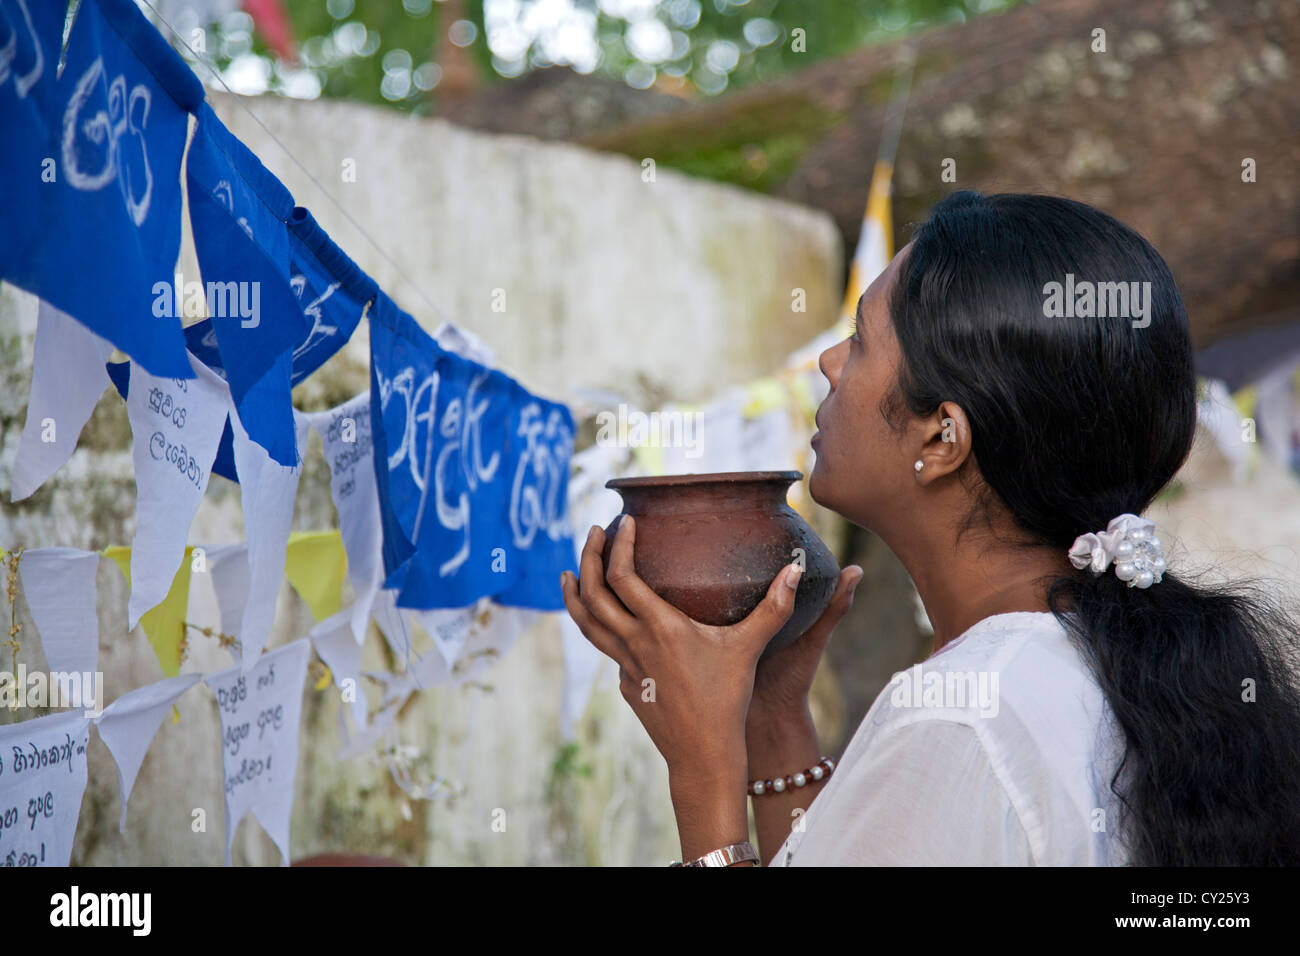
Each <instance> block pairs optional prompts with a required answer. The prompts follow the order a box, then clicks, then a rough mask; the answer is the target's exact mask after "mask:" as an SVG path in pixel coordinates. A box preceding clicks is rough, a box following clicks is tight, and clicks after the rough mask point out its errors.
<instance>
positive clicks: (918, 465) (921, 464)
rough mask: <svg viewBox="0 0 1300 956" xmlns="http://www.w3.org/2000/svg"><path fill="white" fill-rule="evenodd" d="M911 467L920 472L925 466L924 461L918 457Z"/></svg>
mask: <svg viewBox="0 0 1300 956" xmlns="http://www.w3.org/2000/svg"><path fill="white" fill-rule="evenodd" d="M912 467H913V468H915V469H916V470H917V471H918V472H920V470H921V469H922V468H924V467H925V462H923V461H921V459H919V458H918V459H917V460H916V464H915V465H913V466H912Z"/></svg>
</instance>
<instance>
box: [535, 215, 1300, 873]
mask: <svg viewBox="0 0 1300 956" xmlns="http://www.w3.org/2000/svg"><path fill="white" fill-rule="evenodd" d="M1100 283H1125V285H1124V286H1123V287H1122V288H1121V287H1120V286H1116V285H1105V286H1102V285H1100ZM1053 284H1055V285H1053ZM1089 284H1096V285H1095V286H1094V287H1093V289H1092V291H1093V292H1095V293H1096V295H1095V296H1094V297H1093V298H1092V302H1091V307H1088V305H1086V304H1085V301H1084V298H1083V296H1084V292H1083V291H1082V290H1083V289H1084V288H1085V286H1088V285H1089ZM1063 289H1064V290H1067V292H1068V294H1071V295H1076V296H1078V298H1077V299H1075V300H1072V301H1071V302H1070V303H1068V304H1066V307H1065V308H1062V304H1063V303H1062V300H1061V296H1062V290H1063ZM1121 291H1123V292H1127V293H1128V295H1127V296H1126V298H1127V303H1125V302H1124V301H1123V300H1121V299H1120V298H1119V293H1120V292H1121ZM1103 297H1105V299H1106V304H1107V305H1108V306H1109V308H1108V309H1107V310H1105V317H1102V316H1101V315H1100V314H1099V313H1102V312H1103V310H1102V308H1101V305H1102V302H1103ZM1125 304H1127V309H1126V310H1122V309H1121V310H1119V311H1123V312H1124V314H1121V315H1118V316H1117V315H1115V312H1116V311H1117V308H1116V306H1117V305H1118V306H1123V305H1125ZM1071 306H1075V307H1071ZM820 364H821V370H822V373H823V374H824V375H825V376H826V378H827V380H828V381H829V383H830V392H829V394H828V395H827V397H826V399H825V401H824V402H823V403H822V405H821V407H820V408H819V409H818V413H817V424H818V427H819V428H820V431H819V432H818V434H817V435H815V436H814V437H813V446H814V448H816V450H817V458H816V465H815V467H814V469H813V472H812V474H811V476H810V479H809V489H810V492H811V494H812V496H813V498H814V499H815V500H816V501H817V502H819V503H820V504H822V505H824V506H826V507H828V508H831V509H834V510H835V511H837V512H839V513H840V514H842V515H843V516H844V517H845V518H847V519H848V520H850V521H852V522H853V523H855V524H857V525H859V526H861V527H863V528H867V529H869V530H871V531H873V532H875V533H876V534H877V535H879V536H880V538H881V539H882V540H883V541H884V542H885V543H886V544H887V545H888V546H889V547H890V549H891V550H893V551H894V553H895V554H897V555H898V557H899V559H900V560H901V561H902V562H903V564H904V566H905V567H906V568H907V570H908V572H909V574H910V575H911V576H912V580H913V581H914V582H915V584H916V587H917V590H918V592H919V593H920V596H921V599H922V601H923V602H924V604H925V608H926V612H927V613H928V615H929V617H930V621H931V622H932V623H933V625H934V634H935V636H934V654H932V655H931V657H930V658H929V659H927V660H926V661H923V662H922V663H920V664H918V665H916V666H915V667H914V668H912V670H911V671H908V672H905V673H903V674H900V675H895V681H894V682H893V683H892V684H891V685H890V686H888V687H886V688H885V690H884V691H882V692H881V694H880V696H879V697H878V698H877V700H876V701H875V703H874V705H873V706H872V708H871V710H870V711H869V712H868V714H867V716H866V717H865V718H864V720H863V722H862V724H861V726H859V728H858V729H857V732H856V733H855V734H854V737H853V739H852V740H851V741H850V743H849V745H848V747H847V749H846V751H845V753H844V755H843V757H842V758H841V761H840V762H839V765H838V766H834V767H833V768H832V769H831V770H830V772H829V773H827V772H826V771H827V768H828V764H821V765H820V768H819V769H820V772H818V770H814V769H813V768H814V766H815V765H817V764H818V760H819V757H820V754H819V753H818V749H817V738H816V734H815V731H814V728H813V725H812V720H811V717H810V714H809V709H808V704H807V699H808V691H809V688H810V687H811V684H812V677H813V673H814V671H815V669H816V667H817V662H818V660H819V659H820V657H821V654H822V651H823V649H824V648H825V645H826V643H827V641H828V639H829V636H830V633H831V631H832V629H833V627H834V626H835V624H836V622H837V621H838V620H839V619H840V618H841V617H842V615H843V614H844V612H845V611H846V609H847V608H848V606H849V604H850V603H851V601H852V592H853V589H854V587H856V585H857V582H858V581H859V580H860V579H861V576H862V571H861V569H860V568H856V567H849V568H846V569H845V570H844V571H843V572H842V574H841V577H840V581H839V586H838V588H837V590H836V593H835V596H834V597H833V598H832V602H831V605H830V607H829V608H828V609H827V611H826V612H825V614H824V615H823V616H822V618H821V620H820V621H818V622H817V624H816V625H814V626H813V627H812V628H811V629H810V630H809V631H808V632H807V633H806V634H805V635H804V636H803V637H802V638H801V639H800V640H799V641H798V642H796V643H795V644H794V645H792V646H791V647H789V648H787V649H785V650H783V651H781V652H780V653H779V654H777V655H774V656H773V657H772V658H770V659H769V660H766V661H764V662H763V663H762V665H761V666H759V665H758V664H757V661H758V656H759V654H760V653H761V651H762V649H763V647H764V646H765V645H766V643H767V640H768V638H769V637H771V635H773V634H774V633H775V632H776V631H777V630H778V629H779V628H780V626H781V625H782V623H783V622H784V621H785V620H786V618H787V617H788V615H789V613H790V611H791V608H792V606H793V594H794V590H793V588H794V587H795V586H796V583H797V578H798V568H797V567H796V566H791V567H790V568H787V569H786V571H784V572H782V574H780V575H778V576H777V579H776V580H775V581H773V583H772V586H771V588H770V589H769V592H768V595H767V597H766V598H765V600H764V602H763V603H762V604H761V605H760V606H759V607H758V609H757V610H755V611H754V613H753V614H752V615H751V616H750V617H748V618H747V619H745V620H744V621H742V622H741V623H740V624H737V625H735V626H734V627H730V628H717V627H708V626H705V625H701V624H699V623H697V622H694V621H692V620H690V619H689V618H687V617H686V616H685V615H683V614H681V613H680V612H678V611H677V610H676V609H675V608H673V607H671V606H670V605H668V604H667V603H666V602H664V601H662V600H661V599H659V598H658V597H657V596H656V595H655V594H654V593H653V592H651V591H650V590H649V589H648V588H647V587H646V585H645V584H644V582H642V581H641V580H640V579H639V578H637V576H636V574H635V572H634V570H633V562H632V553H633V544H634V542H635V536H636V529H635V524H634V522H633V521H632V520H631V519H630V518H625V519H624V520H623V521H622V523H621V524H620V525H619V528H618V531H617V533H616V534H615V541H614V547H613V554H612V557H611V562H610V568H609V572H608V575H605V574H603V573H602V566H601V561H600V552H601V548H602V547H603V545H604V541H603V534H602V532H601V531H600V529H599V528H593V529H592V533H591V535H590V536H589V539H588V543H587V546H586V548H585V550H584V552H583V556H582V561H581V567H580V580H577V581H575V580H574V579H573V577H572V575H565V577H564V578H563V580H562V583H561V586H562V588H563V591H564V595H565V602H566V606H567V607H568V609H569V612H570V613H571V614H572V615H573V617H574V619H575V620H576V621H577V623H578V624H579V625H580V626H581V628H582V630H583V633H584V634H585V635H586V636H587V638H588V639H589V640H590V641H591V642H592V643H593V644H594V645H595V646H596V647H597V648H599V649H600V650H601V651H602V652H604V653H605V654H607V655H608V656H610V657H612V658H613V659H615V660H616V661H618V663H619V665H620V686H621V689H622V691H623V695H624V698H625V699H626V700H627V701H628V703H629V704H630V705H631V706H632V708H633V710H634V711H635V712H636V714H637V716H638V717H639V719H640V720H641V721H642V723H643V724H644V725H645V728H646V730H647V731H648V732H649V734H650V736H651V738H652V739H653V740H654V742H655V744H656V746H657V747H658V748H659V751H660V752H661V753H662V754H663V756H664V758H665V760H666V761H667V763H668V768H669V781H670V788H671V793H672V799H673V804H674V808H675V810H676V814H677V820H678V825H679V829H680V835H681V841H682V853H683V860H688V861H695V860H697V859H698V858H702V857H704V856H705V855H706V854H709V853H710V852H711V851H714V850H718V849H722V848H724V847H729V846H736V845H739V846H742V847H743V845H744V844H746V843H747V840H748V823H747V817H746V805H745V799H746V791H747V789H748V790H750V791H751V792H752V791H753V790H755V789H762V790H765V791H766V792H763V793H761V794H760V795H756V796H755V797H754V803H753V808H754V815H755V821H756V826H757V831H758V841H759V848H760V850H761V858H762V862H763V864H765V865H767V864H775V865H782V864H831V865H835V864H986V865H987V864H1011V865H1093V864H1100V865H1119V864H1125V863H1128V864H1138V865H1233V864H1248V865H1261V864H1297V863H1300V692H1298V691H1297V680H1296V674H1295V671H1294V670H1293V669H1292V668H1293V665H1294V663H1295V659H1296V649H1297V637H1296V635H1297V633H1298V629H1297V627H1296V625H1295V623H1294V622H1293V621H1292V620H1291V619H1290V618H1289V617H1288V616H1287V613H1286V611H1285V610H1283V609H1282V608H1281V607H1280V606H1279V605H1278V604H1277V603H1275V601H1274V600H1273V599H1272V598H1270V597H1269V596H1267V595H1265V594H1262V593H1259V592H1258V591H1257V590H1256V589H1254V588H1251V587H1241V588H1237V589H1232V588H1229V587H1227V586H1215V587H1207V586H1193V585H1192V584H1189V583H1187V582H1186V581H1183V580H1181V579H1180V578H1178V577H1176V576H1175V575H1174V574H1171V573H1169V572H1167V571H1164V564H1163V557H1161V555H1160V550H1159V547H1160V545H1159V540H1158V539H1157V538H1154V536H1153V535H1151V534H1149V533H1147V534H1146V535H1145V536H1144V535H1143V532H1144V531H1149V529H1150V527H1151V526H1150V524H1149V523H1147V522H1143V521H1142V520H1141V519H1139V518H1138V517H1137V516H1138V515H1140V514H1141V513H1142V511H1143V510H1144V509H1145V508H1146V507H1147V506H1148V505H1149V504H1150V503H1151V501H1152V499H1154V498H1155V496H1156V494H1157V493H1158V492H1159V491H1160V490H1161V489H1162V488H1163V487H1164V486H1165V484H1166V483H1167V482H1168V481H1169V480H1170V479H1171V478H1172V477H1173V476H1174V474H1175V473H1176V472H1177V471H1178V469H1179V468H1180V466H1181V465H1182V464H1183V462H1184V460H1185V459H1186V458H1187V456H1188V453H1189V451H1190V449H1191V445H1192V439H1193V434H1194V429H1195V423H1196V382H1195V376H1194V372H1193V366H1192V354H1191V343H1190V338H1189V334H1188V327H1187V316H1186V313H1185V311H1184V308H1183V304H1182V301H1181V298H1180V296H1179V293H1178V290H1177V288H1176V286H1175V285H1174V281H1173V278H1172V277H1171V275H1170V273H1169V270H1168V267H1167V266H1166V265H1165V263H1164V261H1163V260H1162V259H1161V258H1160V256H1159V255H1158V254H1157V253H1156V251H1155V250H1154V249H1153V248H1152V247H1151V246H1150V245H1149V244H1148V243H1147V242H1146V241H1145V240H1144V239H1142V237H1141V236H1139V235H1138V234H1137V233H1135V232H1134V231H1133V230H1131V229H1129V228H1128V227H1126V226H1124V225H1123V224H1122V223H1120V222H1118V221H1116V220H1115V219H1113V218H1111V217H1110V216H1108V215H1105V214H1104V213H1101V212H1099V211H1097V210H1095V209H1092V208H1091V207H1089V206H1086V205H1083V204H1081V203H1077V202H1072V201H1069V200H1065V199H1059V198H1052V197H1046V196H1029V195H994V196H981V195H979V194H977V193H973V192H969V191H963V192H958V193H956V194H954V195H951V196H949V197H948V198H946V199H945V200H943V201H942V202H940V203H939V204H938V205H937V206H936V207H935V208H934V210H933V211H932V214H931V217H930V219H929V221H928V222H926V223H925V224H924V225H923V226H921V228H920V229H919V230H918V231H917V233H916V235H915V237H914V239H913V241H912V242H911V243H910V244H909V245H908V246H907V247H906V248H904V249H903V250H901V251H900V252H899V254H898V255H897V256H896V257H895V258H894V260H893V262H892V263H891V264H890V265H889V267H888V269H886V270H885V272H884V273H882V274H881V276H880V277H879V278H877V279H876V281H875V282H874V283H872V285H871V287H870V288H869V289H868V290H867V292H866V293H865V295H863V297H862V299H861V301H860V302H859V305H858V315H857V324H856V329H855V331H854V334H853V335H852V336H851V337H850V338H849V339H848V340H846V341H844V342H841V343H840V344H838V345H836V346H834V347H833V348H830V349H828V350H827V351H826V352H824V353H823V354H822V356H821V361H820ZM1130 532H1135V533H1130ZM1142 558H1146V562H1145V565H1143V562H1142V561H1141V559H1142ZM1143 568H1145V570H1143ZM645 678H652V679H653V681H654V683H653V685H643V683H642V682H643V680H644V679H645ZM643 686H652V687H653V689H654V693H653V694H652V695H651V694H647V693H645V692H644V691H643ZM962 687H966V688H969V689H972V691H974V690H976V689H978V690H981V691H983V692H981V693H975V692H972V693H970V694H967V695H966V699H960V698H961V695H960V694H957V695H956V696H954V694H953V690H954V688H956V689H960V688H962ZM921 688H925V689H926V692H924V693H915V692H914V691H915V690H918V689H921ZM931 688H933V689H934V691H935V692H934V693H933V694H931V693H929V692H928V691H929V689H931ZM990 690H991V691H992V696H991V697H990V695H989V693H988V691H990ZM787 779H788V780H789V781H790V782H791V784H793V785H791V786H787V787H785V788H784V789H781V788H780V787H779V786H777V787H773V786H772V782H773V781H777V780H781V781H782V783H784V782H785V781H786V780H787ZM801 780H802V781H803V785H802V786H799V785H798V784H799V782H800V781H801ZM751 781H757V782H758V784H759V785H758V787H757V788H756V787H755V786H754V784H753V783H751ZM747 783H748V784H749V786H748V787H747ZM774 789H775V790H781V792H773V790H774ZM805 810H806V813H805V812H804V811H805ZM734 858H735V851H732V855H730V856H728V857H727V858H726V859H727V860H731V859H734ZM702 865H717V864H713V863H708V864H702ZM722 865H725V862H724V863H723V864H722ZM742 865H746V864H742Z"/></svg>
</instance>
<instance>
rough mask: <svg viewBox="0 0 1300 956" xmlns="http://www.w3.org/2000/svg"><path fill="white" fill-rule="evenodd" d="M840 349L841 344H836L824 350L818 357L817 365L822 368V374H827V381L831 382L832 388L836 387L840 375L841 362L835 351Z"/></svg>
mask: <svg viewBox="0 0 1300 956" xmlns="http://www.w3.org/2000/svg"><path fill="white" fill-rule="evenodd" d="M838 349H839V345H834V346H832V347H831V348H828V349H827V350H826V351H824V352H822V354H821V355H820V356H819V357H818V359H817V367H818V368H820V369H821V370H822V374H823V375H825V376H826V381H828V382H830V383H831V388H834V387H835V385H836V383H837V381H838V380H839V377H840V363H839V362H838V361H837V360H836V356H835V352H836V351H837V350H838Z"/></svg>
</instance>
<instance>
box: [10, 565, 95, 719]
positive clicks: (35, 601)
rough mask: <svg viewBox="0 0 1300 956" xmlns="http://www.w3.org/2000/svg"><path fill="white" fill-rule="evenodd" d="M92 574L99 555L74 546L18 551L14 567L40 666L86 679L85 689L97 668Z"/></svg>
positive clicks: (93, 706) (93, 707) (93, 574)
mask: <svg viewBox="0 0 1300 956" xmlns="http://www.w3.org/2000/svg"><path fill="white" fill-rule="evenodd" d="M98 570H99V555H98V554H96V553H95V552H94V551H82V550H80V549H78V548H37V549H36V550H34V551H24V552H23V557H22V560H21V561H20V562H19V563H18V573H19V575H20V576H21V577H22V582H23V596H24V597H26V598H27V606H28V607H29V608H31V612H32V621H33V622H34V623H35V624H36V632H37V634H39V635H40V638H41V647H42V648H43V649H44V651H45V662H46V663H47V664H48V665H49V668H50V670H51V671H52V672H54V673H73V674H86V675H90V677H91V678H92V681H91V684H90V685H89V686H94V683H93V677H94V674H95V672H96V671H97V670H99V616H98V614H97V613H96V610H95V594H96V591H95V573H96V572H97V571H98ZM84 686H87V685H85V684H84V683H83V687H84ZM83 703H88V702H84V701H83ZM103 706H104V702H103V701H102V700H96V701H94V703H93V705H92V706H91V708H90V709H92V710H94V709H97V708H102V707H103Z"/></svg>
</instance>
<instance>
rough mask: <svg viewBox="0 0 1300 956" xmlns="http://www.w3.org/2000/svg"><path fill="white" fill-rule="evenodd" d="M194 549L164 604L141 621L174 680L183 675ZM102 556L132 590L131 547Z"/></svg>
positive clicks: (177, 716) (187, 551)
mask: <svg viewBox="0 0 1300 956" xmlns="http://www.w3.org/2000/svg"><path fill="white" fill-rule="evenodd" d="M193 550H194V548H193V547H190V546H187V547H186V548H185V557H184V558H183V559H182V560H181V566H180V568H179V569H178V570H177V572H176V577H174V578H173V579H172V586H171V590H169V591H168V592H167V596H166V597H165V598H163V600H162V603H161V604H159V605H158V606H157V607H155V608H154V609H153V610H151V611H148V612H147V613H145V614H144V616H142V617H141V618H140V626H141V627H143V628H144V633H145V636H146V637H148V638H149V643H150V644H152V645H153V650H154V653H155V654H157V655H158V663H159V664H161V665H162V670H163V674H164V675H166V676H167V677H175V676H176V675H177V674H179V673H180V672H181V641H182V640H184V638H185V618H186V615H187V614H188V613H189V605H190V552H192V551H193ZM100 554H101V555H103V556H104V557H106V558H110V559H112V561H113V563H114V564H116V565H117V567H118V569H119V570H120V571H121V572H122V575H123V576H124V577H125V578H126V583H127V587H128V588H129V587H130V586H131V548H130V546H129V545H121V544H115V545H110V546H109V547H107V548H105V549H104V550H103V551H101V552H100ZM179 719H180V714H179V712H178V713H176V714H175V716H174V717H173V720H172V722H173V723H175V721H177V720H179Z"/></svg>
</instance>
